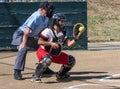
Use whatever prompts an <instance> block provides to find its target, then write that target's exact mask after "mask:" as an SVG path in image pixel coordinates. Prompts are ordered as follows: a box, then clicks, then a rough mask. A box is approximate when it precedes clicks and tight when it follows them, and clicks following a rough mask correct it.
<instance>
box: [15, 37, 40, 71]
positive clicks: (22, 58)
mask: <svg viewBox="0 0 120 89" xmlns="http://www.w3.org/2000/svg"><path fill="white" fill-rule="evenodd" d="M27 46H28V47H31V48H34V49H35V50H37V49H38V44H37V40H35V39H34V38H32V37H29V38H28V40H27ZM18 49H19V46H18ZM27 51H28V49H27V48H26V47H25V48H22V49H21V50H19V51H18V54H17V57H16V61H15V65H14V69H18V70H22V71H24V68H25V62H26V55H27Z"/></svg>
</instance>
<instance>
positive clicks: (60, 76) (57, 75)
mask: <svg viewBox="0 0 120 89" xmlns="http://www.w3.org/2000/svg"><path fill="white" fill-rule="evenodd" d="M56 77H57V79H68V78H70V74H69V73H68V72H67V73H66V74H64V75H60V74H59V73H56Z"/></svg>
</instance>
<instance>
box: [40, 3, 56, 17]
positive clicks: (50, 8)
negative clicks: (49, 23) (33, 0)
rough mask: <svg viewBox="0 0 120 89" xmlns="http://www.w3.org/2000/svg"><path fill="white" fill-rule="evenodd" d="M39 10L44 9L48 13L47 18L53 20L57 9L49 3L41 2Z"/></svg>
mask: <svg viewBox="0 0 120 89" xmlns="http://www.w3.org/2000/svg"><path fill="white" fill-rule="evenodd" d="M39 8H43V9H45V10H46V12H47V17H48V18H51V17H52V15H53V12H54V9H55V7H54V6H53V4H51V3H49V2H41V3H40V5H39Z"/></svg>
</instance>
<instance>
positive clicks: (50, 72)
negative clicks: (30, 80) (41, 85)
mask: <svg viewBox="0 0 120 89" xmlns="http://www.w3.org/2000/svg"><path fill="white" fill-rule="evenodd" d="M43 74H51V75H53V74H55V72H54V71H52V70H51V69H50V68H47V69H46V70H45V71H44V72H43Z"/></svg>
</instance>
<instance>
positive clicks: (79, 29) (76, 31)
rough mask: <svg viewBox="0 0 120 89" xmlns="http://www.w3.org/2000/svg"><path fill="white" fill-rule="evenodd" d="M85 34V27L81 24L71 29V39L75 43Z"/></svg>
mask: <svg viewBox="0 0 120 89" xmlns="http://www.w3.org/2000/svg"><path fill="white" fill-rule="evenodd" d="M84 32H85V26H84V25H83V24H82V23H77V24H75V25H74V27H73V37H74V39H75V41H77V40H79V39H80V38H81V36H82V35H83V33H84Z"/></svg>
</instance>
